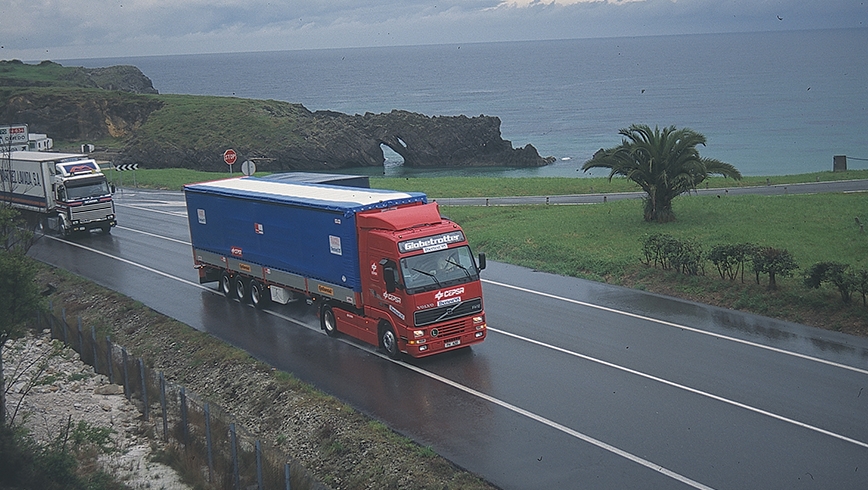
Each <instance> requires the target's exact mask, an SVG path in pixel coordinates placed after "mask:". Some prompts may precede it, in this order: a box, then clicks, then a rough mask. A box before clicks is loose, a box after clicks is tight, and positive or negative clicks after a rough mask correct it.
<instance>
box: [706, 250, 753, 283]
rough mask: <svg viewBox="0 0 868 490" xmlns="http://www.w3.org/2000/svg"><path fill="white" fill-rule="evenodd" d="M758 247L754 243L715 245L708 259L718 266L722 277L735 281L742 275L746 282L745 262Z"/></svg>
mask: <svg viewBox="0 0 868 490" xmlns="http://www.w3.org/2000/svg"><path fill="white" fill-rule="evenodd" d="M756 249H757V246H756V245H754V244H753V243H739V244H737V245H732V244H722V245H715V246H714V247H712V248H711V251H709V252H708V260H710V261H711V263H712V264H714V266H715V267H717V273H718V274H720V278H721V279H729V280H730V281H734V280H735V278H736V277H739V275H740V276H741V282H742V283H744V266H745V262H747V261H748V259H749V258H750V257H751V255H752V254H753V253H754V251H755V250H756Z"/></svg>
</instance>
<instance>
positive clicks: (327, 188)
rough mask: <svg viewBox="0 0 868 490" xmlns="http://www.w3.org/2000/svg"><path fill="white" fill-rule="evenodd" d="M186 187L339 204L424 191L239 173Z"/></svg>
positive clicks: (404, 196)
mask: <svg viewBox="0 0 868 490" xmlns="http://www.w3.org/2000/svg"><path fill="white" fill-rule="evenodd" d="M184 188H185V190H186V189H189V190H193V191H195V190H204V191H216V192H220V191H223V192H222V193H225V194H227V195H234V196H238V197H242V194H255V195H258V196H260V197H269V198H270V200H273V201H282V202H287V203H294V202H299V201H302V202H310V201H316V202H319V203H323V204H324V203H332V204H333V205H336V206H338V207H341V208H343V207H346V206H350V207H356V206H361V207H367V206H370V205H373V204H377V203H382V202H389V201H406V200H417V199H418V198H419V197H420V196H421V197H422V198H424V194H421V193H417V192H413V193H407V192H398V191H390V190H385V189H367V188H362V187H345V186H335V185H327V184H305V183H292V182H287V181H279V182H278V181H272V180H265V179H258V178H256V177H236V178H230V179H224V180H217V181H214V182H203V183H201V184H190V185H187V186H184Z"/></svg>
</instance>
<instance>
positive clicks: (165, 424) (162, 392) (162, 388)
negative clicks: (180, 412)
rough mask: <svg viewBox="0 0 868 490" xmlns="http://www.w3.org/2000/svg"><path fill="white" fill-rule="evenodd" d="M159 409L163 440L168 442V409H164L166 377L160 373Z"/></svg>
mask: <svg viewBox="0 0 868 490" xmlns="http://www.w3.org/2000/svg"><path fill="white" fill-rule="evenodd" d="M160 407H162V409H163V440H164V441H166V442H168V441H169V417H168V415H169V414H168V412H169V410H168V407H166V377H165V376H163V372H162V371H160Z"/></svg>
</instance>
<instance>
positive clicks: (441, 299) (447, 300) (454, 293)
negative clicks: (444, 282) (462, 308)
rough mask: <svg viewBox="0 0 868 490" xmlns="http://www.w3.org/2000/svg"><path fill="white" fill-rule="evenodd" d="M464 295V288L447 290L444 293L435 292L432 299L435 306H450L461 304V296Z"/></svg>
mask: <svg viewBox="0 0 868 490" xmlns="http://www.w3.org/2000/svg"><path fill="white" fill-rule="evenodd" d="M463 293H464V288H455V289H447V290H446V291H437V294H435V295H434V298H435V299H436V300H437V306H446V305H452V304H455V303H460V302H461V296H460V295H461V294H463Z"/></svg>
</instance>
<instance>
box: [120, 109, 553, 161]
mask: <svg viewBox="0 0 868 490" xmlns="http://www.w3.org/2000/svg"><path fill="white" fill-rule="evenodd" d="M270 103H271V104H273V103H274V102H273V101H270ZM296 107H298V108H300V109H301V111H300V113H296V114H294V116H293V121H294V122H295V124H293V125H292V126H293V128H292V129H288V131H287V132H286V133H284V135H283V136H284V137H283V138H280V139H278V140H267V141H266V139H265V138H261V137H256V135H254V136H253V137H252V138H247V139H243V138H231V137H227V139H226V141H233V142H237V141H238V140H239V139H240V140H241V141H247V144H244V143H241V144H235V143H228V144H227V143H226V142H225V141H224V142H222V143H216V144H211V145H195V144H191V145H184V144H181V143H179V142H178V141H169V140H160V139H155V138H153V137H148V136H145V135H143V134H140V135H139V136H137V137H135V138H134V139H133V140H131V141H130V143H129V144H128V145H127V146H126V147H125V148H124V150H123V153H122V155H121V156H120V158H119V159H118V160H119V161H120V163H140V164H143V165H144V166H146V167H150V168H158V167H188V168H195V169H198V170H217V171H222V170H225V168H226V166H225V164H224V163H223V162H222V161H221V154H222V152H223V151H224V149H225V148H226V147H227V146H229V145H231V146H232V147H233V148H234V149H235V150H236V151H237V152H238V154H239V162H240V161H243V160H245V159H252V160H253V161H255V162H257V165H258V167H259V168H260V169H263V170H269V171H285V170H329V169H341V168H355V167H375V166H383V164H384V162H385V157H384V154H383V146H382V145H385V146H387V147H389V148H391V149H392V150H394V151H395V152H396V153H398V154H399V155H401V156H402V157H403V159H404V166H406V167H416V168H424V167H462V166H463V167H481V166H512V167H537V166H543V165H547V164H549V163H551V162H552V161H553V158H542V157H541V156H540V155H539V153H538V152H537V150H536V149H535V148H534V147H533V146H532V145H527V146H525V147H524V148H520V149H516V148H513V147H512V143H510V142H509V141H508V140H504V139H503V138H502V137H501V134H500V119H498V118H497V117H489V116H478V117H466V116H448V117H447V116H433V117H431V116H425V115H423V114H416V113H412V112H406V111H392V112H390V113H384V114H370V113H369V114H364V115H353V116H351V115H347V114H341V113H337V112H330V111H317V112H310V111H307V109H304V108H303V107H301V106H296ZM287 126H289V125H287Z"/></svg>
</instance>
